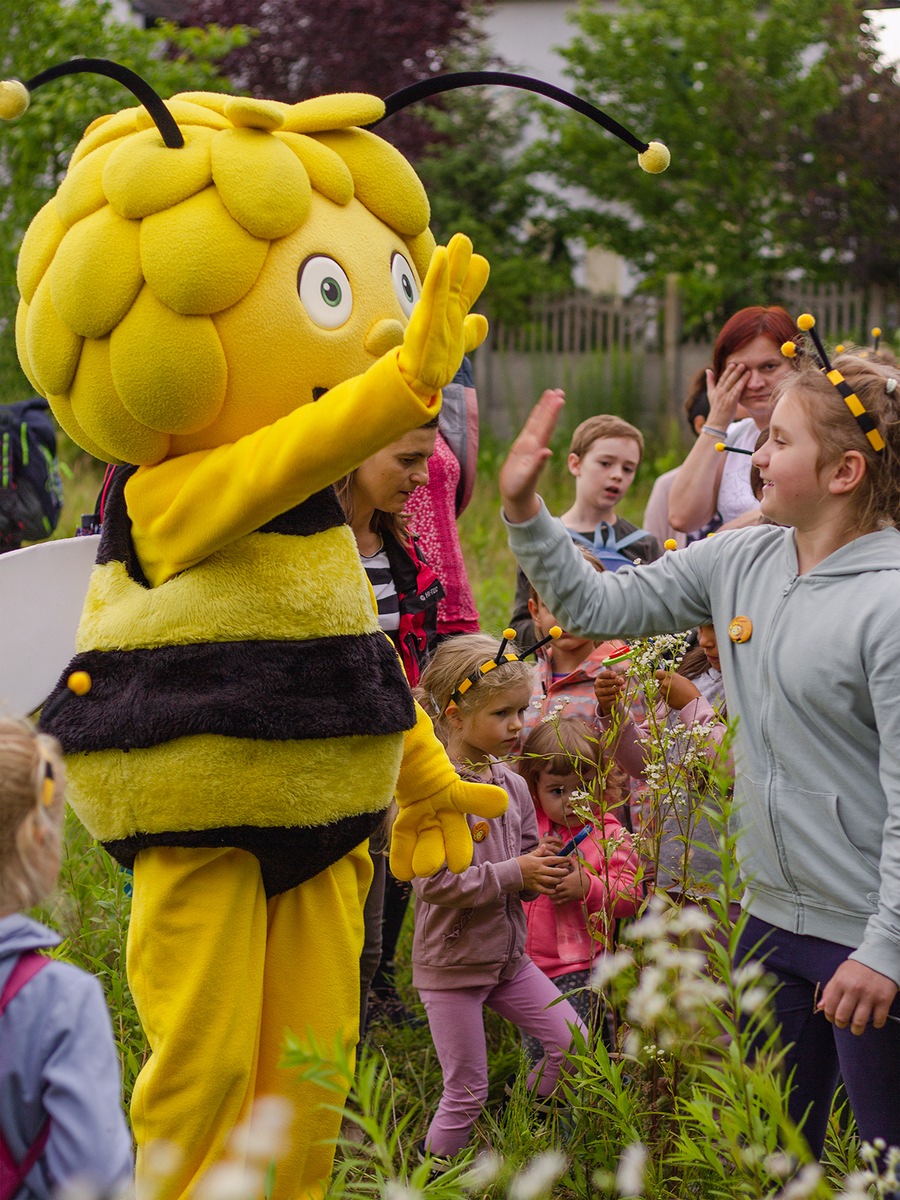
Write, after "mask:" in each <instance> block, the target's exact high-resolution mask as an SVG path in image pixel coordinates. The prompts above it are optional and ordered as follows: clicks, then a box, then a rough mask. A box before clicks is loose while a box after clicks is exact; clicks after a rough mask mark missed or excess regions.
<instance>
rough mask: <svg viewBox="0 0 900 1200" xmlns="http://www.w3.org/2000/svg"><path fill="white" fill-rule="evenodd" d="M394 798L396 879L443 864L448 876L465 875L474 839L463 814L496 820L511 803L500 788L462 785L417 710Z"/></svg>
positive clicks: (430, 871) (424, 716)
mask: <svg viewBox="0 0 900 1200" xmlns="http://www.w3.org/2000/svg"><path fill="white" fill-rule="evenodd" d="M396 796H397V805H398V807H399V809H400V812H399V813H398V814H397V820H396V821H395V822H394V829H393V833H392V835H391V871H392V872H393V874H394V877H395V878H396V879H412V878H413V876H414V875H433V874H434V872H435V871H437V870H439V869H440V868H441V867H442V866H443V865H444V862H446V863H447V866H448V867H449V868H450V870H451V871H456V872H459V871H464V870H465V869H466V867H468V866H469V865H470V863H471V862H472V835H471V833H470V832H469V826H468V823H467V822H466V818H465V816H464V815H463V814H464V813H475V814H476V815H477V816H479V817H488V818H490V817H499V816H500V814H501V813H504V812H506V806H507V804H508V803H509V800H508V798H507V795H506V792H504V790H503V788H499V787H494V785H493V784H491V783H467V782H466V781H465V780H463V779H460V777H459V776H458V775H457V774H456V772H455V771H454V769H453V764H452V763H451V762H450V759H449V758H448V757H447V752H446V750H445V749H444V747H443V746H442V745H441V743H440V742H439V741H438V739H437V737H436V735H435V732H434V726H433V725H432V724H431V720H430V718H429V716H428V714H427V713H426V712H425V710H424V709H423V708H422V707H421V706H420V705H418V704H417V705H416V723H415V725H414V726H413V727H412V729H410V730H409V731H408V733H407V734H406V737H405V741H404V744H403V761H402V763H401V764H400V777H399V779H398V780H397V791H396Z"/></svg>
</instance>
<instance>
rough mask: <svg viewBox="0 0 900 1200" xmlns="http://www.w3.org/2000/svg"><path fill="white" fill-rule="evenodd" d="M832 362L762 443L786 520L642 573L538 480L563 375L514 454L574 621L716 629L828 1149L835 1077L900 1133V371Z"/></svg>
mask: <svg viewBox="0 0 900 1200" xmlns="http://www.w3.org/2000/svg"><path fill="white" fill-rule="evenodd" d="M834 369H835V372H836V375H835V374H832V375H830V376H826V375H825V374H823V373H820V372H819V371H817V370H815V369H813V368H812V367H810V368H809V369H807V370H805V371H800V372H798V373H796V374H792V375H791V376H789V377H788V378H787V379H786V380H785V381H783V383H782V384H781V385H780V395H779V399H778V401H777V404H776V407H775V410H774V412H773V415H772V418H771V423H770V428H769V438H768V440H767V441H766V442H765V443H764V445H762V446H761V447H760V448H759V449H758V450H757V451H756V452H755V453H754V456H753V461H754V463H755V465H756V466H757V467H758V469H759V471H760V474H761V476H762V481H763V488H762V500H761V509H762V513H763V515H764V516H765V517H766V518H768V520H770V521H772V522H776V524H768V525H764V526H757V527H755V528H749V529H744V530H737V531H734V532H729V533H717V534H716V535H715V536H714V537H713V538H711V539H709V540H706V541H703V542H698V543H696V544H694V545H692V546H689V547H688V548H687V549H686V550H681V551H679V552H678V553H676V554H667V555H666V556H665V557H664V558H662V559H660V560H659V561H658V562H654V563H649V564H647V565H644V566H642V567H640V568H639V569H637V570H632V569H624V570H622V571H619V572H616V573H615V574H613V573H612V572H608V573H607V574H605V575H597V573H596V572H594V571H592V570H591V569H590V568H589V567H587V566H586V564H585V563H584V562H583V560H582V559H581V556H580V555H579V554H578V553H577V551H575V550H574V549H573V548H572V546H571V542H570V539H569V537H568V535H567V534H566V532H565V530H564V529H563V528H562V527H561V526H560V524H559V522H558V521H554V520H553V519H552V518H551V517H550V516H549V514H548V513H547V510H546V508H545V507H544V505H543V503H542V502H541V500H540V498H539V497H538V496H537V494H536V491H535V487H536V483H537V480H538V477H539V475H540V471H541V468H542V466H543V464H544V462H545V461H546V459H547V457H548V456H549V454H550V450H549V445H548V444H549V439H550V436H551V434H552V431H553V427H554V425H555V423H556V419H557V417H558V414H559V412H560V409H561V408H562V404H563V396H562V393H561V392H559V391H548V392H545V393H544V395H543V396H542V397H541V400H540V401H539V402H538V405H537V407H536V408H535V409H534V411H533V412H532V414H531V416H530V418H529V420H528V422H527V423H526V425H525V428H524V429H523V431H522V433H521V434H520V435H519V437H518V438H517V439H516V442H515V443H514V445H513V447H512V449H511V451H510V454H509V457H508V458H507V461H506V463H505V464H504V466H503V468H502V470H501V473H500V489H501V493H502V496H503V508H504V513H505V516H506V520H507V522H508V524H509V539H510V545H511V547H512V549H513V551H514V553H515V555H516V557H517V558H518V560H519V562H520V564H521V565H522V567H523V569H524V570H525V573H526V574H527V576H528V578H529V579H531V580H532V582H533V584H534V586H535V587H536V588H537V589H538V590H539V591H540V594H541V595H542V596H543V597H545V598H546V602H547V604H548V605H550V606H551V608H552V611H553V612H554V613H556V614H557V616H558V618H559V620H560V621H562V622H564V623H565V627H566V629H568V630H571V631H575V632H580V633H583V634H585V635H586V636H589V637H595V638H600V637H608V636H612V635H617V636H641V635H645V634H653V633H663V632H674V631H677V630H681V629H684V628H687V627H689V626H692V625H699V624H704V623H709V622H712V624H713V625H714V626H715V629H716V632H717V635H718V643H719V647H720V656H721V667H722V675H723V679H724V684H725V695H726V698H727V702H728V711H729V714H730V715H731V716H732V717H736V718H737V732H736V737H735V746H734V756H735V769H736V780H735V801H736V806H737V814H738V821H739V823H740V826H741V829H742V836H741V839H740V842H739V854H740V857H741V869H742V873H743V876H744V881H745V884H746V889H747V890H746V895H745V897H744V901H743V907H744V908H745V909H746V910H747V911H748V912H749V914H750V921H749V923H748V926H747V930H746V934H745V938H744V947H743V949H744V950H745V951H746V952H747V953H750V952H751V951H752V952H753V953H755V954H757V955H758V956H759V957H762V958H763V959H764V960H765V963H766V967H767V969H768V970H769V971H770V972H771V973H772V974H773V975H774V976H775V977H776V979H777V980H778V982H779V983H780V984H781V987H780V988H779V990H778V991H777V993H776V996H775V1007H776V1016H777V1018H778V1020H779V1022H780V1024H781V1027H782V1038H783V1041H784V1043H785V1045H786V1046H789V1047H790V1049H789V1052H788V1056H787V1063H786V1065H787V1069H788V1070H791V1069H793V1070H794V1072H795V1073H794V1079H793V1089H792V1095H791V1112H792V1115H793V1116H794V1118H795V1119H796V1120H797V1121H798V1122H799V1121H804V1114H806V1115H805V1121H804V1125H803V1129H804V1133H805V1135H806V1137H807V1139H808V1140H809V1143H810V1145H811V1147H812V1148H813V1150H814V1151H815V1152H816V1153H817V1154H820V1153H821V1151H822V1146H823V1142H824V1135H825V1127H826V1122H827V1117H828V1112H829V1109H830V1107H831V1102H832V1098H833V1094H834V1090H835V1087H836V1084H837V1080H838V1077H839V1074H840V1075H842V1076H843V1080H844V1084H845V1087H846V1090H847V1094H848V1096H849V1099H850V1104H851V1107H852V1109H853V1112H854V1114H855V1116H856V1121H857V1125H858V1128H859V1133H860V1136H861V1137H862V1138H863V1139H864V1140H866V1141H869V1142H873V1141H874V1140H875V1139H876V1138H883V1139H884V1141H885V1142H886V1143H887V1144H888V1145H892V1144H893V1145H900V1103H898V1097H900V1020H898V1018H900V1004H898V985H900V531H898V528H897V526H898V523H900V383H898V381H900V372H898V371H897V369H896V368H889V367H885V366H882V365H880V364H877V363H873V362H871V361H865V360H862V359H860V358H855V357H851V356H849V355H848V356H843V357H841V358H839V359H837V360H836V361H835V363H834ZM835 378H837V379H838V381H839V382H841V383H842V384H843V386H844V390H845V391H846V392H850V391H851V390H852V393H853V395H852V397H851V398H849V399H847V400H845V398H844V394H843V392H842V391H840V390H838V387H837V386H836V384H835V383H834V382H832V380H833V379H835ZM847 385H849V386H847ZM856 412H860V413H861V414H862V415H861V416H860V417H856V416H855V415H854V414H855V413H856ZM760 942H762V944H761V945H760ZM757 946H758V947H759V948H758V949H754V948H755V947H757ZM807 1110H808V1112H807Z"/></svg>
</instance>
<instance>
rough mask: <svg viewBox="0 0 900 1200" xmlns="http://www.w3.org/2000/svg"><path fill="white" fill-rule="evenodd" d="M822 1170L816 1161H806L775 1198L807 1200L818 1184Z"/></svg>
mask: <svg viewBox="0 0 900 1200" xmlns="http://www.w3.org/2000/svg"><path fill="white" fill-rule="evenodd" d="M822 1175H823V1171H822V1168H821V1167H820V1166H819V1164H818V1163H807V1164H806V1166H805V1167H801V1168H800V1171H799V1172H798V1174H797V1175H795V1177H794V1178H793V1179H792V1180H791V1182H790V1183H789V1184H787V1185H786V1186H785V1187H784V1188H783V1190H782V1191H780V1192H779V1193H778V1196H777V1197H776V1200H807V1197H809V1196H811V1195H812V1194H813V1193H814V1192H815V1191H816V1189H817V1188H818V1186H819V1182H820V1180H821V1179H822Z"/></svg>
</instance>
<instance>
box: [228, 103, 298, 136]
mask: <svg viewBox="0 0 900 1200" xmlns="http://www.w3.org/2000/svg"><path fill="white" fill-rule="evenodd" d="M289 111H290V110H289V108H288V106H287V105H286V104H282V103H281V102H280V101H278V100H256V99H254V98H253V97H252V96H231V97H229V99H228V100H227V101H226V102H225V116H226V117H227V118H228V120H229V121H230V122H231V124H232V125H233V126H234V128H235V129H258V130H262V132H263V133H271V132H272V130H273V129H280V128H281V127H282V125H284V119H285V116H286V115H287V113H288V112H289Z"/></svg>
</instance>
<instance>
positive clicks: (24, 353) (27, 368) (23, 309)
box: [16, 300, 43, 395]
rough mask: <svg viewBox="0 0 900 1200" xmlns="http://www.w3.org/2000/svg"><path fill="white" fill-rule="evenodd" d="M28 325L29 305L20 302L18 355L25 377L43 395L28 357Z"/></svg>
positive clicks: (17, 331)
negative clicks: (26, 336) (26, 341)
mask: <svg viewBox="0 0 900 1200" xmlns="http://www.w3.org/2000/svg"><path fill="white" fill-rule="evenodd" d="M27 324H28V305H27V304H26V303H25V301H24V300H20V301H19V305H18V308H17V309H16V354H17V355H18V358H19V365H20V366H21V368H22V370H23V371H24V372H25V376H26V378H27V380H28V382H29V383H30V384H31V386H32V387H33V388H34V390H35V391H36V392H40V393H41V394H42V395H43V389H42V388H41V385H40V384H39V383H38V381H37V380H36V379H35V377H34V371H32V369H31V360H30V359H29V357H28V347H27V345H26V344H25V326H26V325H27Z"/></svg>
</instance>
